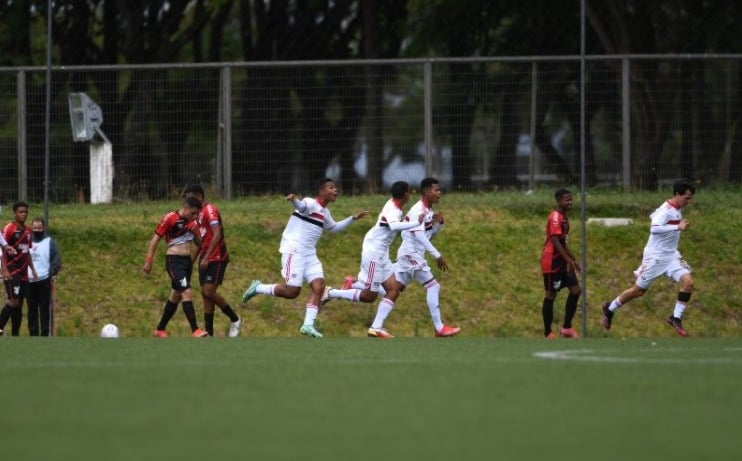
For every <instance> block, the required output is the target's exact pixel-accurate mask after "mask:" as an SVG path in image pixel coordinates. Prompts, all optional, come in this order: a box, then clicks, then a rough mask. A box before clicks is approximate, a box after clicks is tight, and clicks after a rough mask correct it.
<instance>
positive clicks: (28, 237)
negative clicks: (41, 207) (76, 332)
mask: <svg viewBox="0 0 742 461" xmlns="http://www.w3.org/2000/svg"><path fill="white" fill-rule="evenodd" d="M26 219H28V204H27V203H26V202H16V203H14V204H13V221H12V222H10V223H8V224H6V225H5V227H3V231H2V240H0V243H2V242H3V240H4V241H5V243H6V245H5V246H3V255H2V258H3V261H2V275H3V280H4V281H5V293H6V294H7V295H8V302H7V303H6V304H5V306H3V308H2V310H0V335H2V334H3V329H4V328H5V324H6V323H8V320H9V319H10V328H11V330H10V333H11V335H13V336H18V335H19V334H20V331H21V321H22V320H23V312H22V309H23V300H24V299H26V296H27V295H28V281H29V269H30V275H31V280H36V279H37V278H38V276H37V274H36V268H35V267H34V265H33V261H32V260H31V254H30V253H29V250H30V248H31V245H32V241H33V240H32V234H31V229H30V228H28V227H26Z"/></svg>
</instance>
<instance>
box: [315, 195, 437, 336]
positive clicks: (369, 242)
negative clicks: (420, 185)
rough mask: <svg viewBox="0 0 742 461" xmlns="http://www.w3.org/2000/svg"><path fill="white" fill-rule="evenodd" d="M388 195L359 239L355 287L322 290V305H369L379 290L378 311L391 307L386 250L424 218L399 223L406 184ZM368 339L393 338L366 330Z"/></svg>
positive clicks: (393, 289)
mask: <svg viewBox="0 0 742 461" xmlns="http://www.w3.org/2000/svg"><path fill="white" fill-rule="evenodd" d="M391 193H392V197H391V198H390V199H389V200H387V202H386V203H385V204H384V207H383V208H382V210H381V213H379V217H378V218H377V219H376V223H375V224H374V226H373V227H371V229H369V230H368V232H366V236H365V237H364V239H363V247H362V251H361V269H360V271H359V272H358V277H357V278H356V281H355V283H353V285H352V286H351V287H344V288H343V289H342V290H338V289H334V288H331V287H327V288H325V293H324V295H323V297H322V303H323V304H324V303H325V302H327V301H329V300H331V299H345V300H348V301H353V302H363V303H372V302H374V301H375V300H376V298H377V296H378V293H379V291H381V289H382V287H383V291H384V298H383V299H382V300H381V302H380V303H379V309H380V310H388V311H390V310H391V309H392V307H393V306H394V300H395V299H397V297H398V296H399V293H398V288H397V281H396V280H395V278H394V272H393V271H392V269H393V267H392V261H391V260H390V259H389V247H390V246H391V244H392V242H393V241H394V237H396V236H397V234H398V233H399V231H403V230H408V229H412V228H414V227H417V226H419V225H420V223H422V220H423V217H424V216H425V215H424V214H423V213H421V214H420V215H419V216H418V219H417V220H416V221H409V222H405V221H403V220H402V218H403V217H404V212H403V211H402V207H404V205H405V204H406V203H407V202H408V201H409V199H410V193H411V191H410V185H409V184H408V183H407V182H405V181H397V182H395V183H394V184H392V190H391ZM387 313H388V312H387ZM368 336H369V337H372V338H392V337H393V336H392V335H391V334H389V333H388V332H387V331H386V330H384V329H383V328H378V329H375V328H369V329H368Z"/></svg>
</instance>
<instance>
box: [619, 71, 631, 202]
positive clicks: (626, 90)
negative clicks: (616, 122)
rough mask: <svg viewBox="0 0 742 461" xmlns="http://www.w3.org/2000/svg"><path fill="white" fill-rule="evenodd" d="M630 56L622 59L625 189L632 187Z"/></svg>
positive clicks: (622, 131) (622, 138) (622, 129)
mask: <svg viewBox="0 0 742 461" xmlns="http://www.w3.org/2000/svg"><path fill="white" fill-rule="evenodd" d="M630 71H631V68H630V67H629V60H628V58H623V59H622V60H621V144H622V146H621V147H622V149H621V152H622V158H623V161H622V167H621V169H622V170H623V172H622V173H621V184H622V185H623V188H624V189H625V190H629V189H630V188H631V84H630V83H631V82H630Z"/></svg>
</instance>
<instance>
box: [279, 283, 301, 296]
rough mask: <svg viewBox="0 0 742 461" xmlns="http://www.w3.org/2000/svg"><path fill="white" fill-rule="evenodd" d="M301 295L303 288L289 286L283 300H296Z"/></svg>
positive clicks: (284, 292) (284, 291)
mask: <svg viewBox="0 0 742 461" xmlns="http://www.w3.org/2000/svg"><path fill="white" fill-rule="evenodd" d="M299 293H301V288H299V287H292V286H287V287H286V288H285V289H284V290H283V298H286V299H296V298H297V297H298V296H299Z"/></svg>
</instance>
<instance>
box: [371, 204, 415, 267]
mask: <svg viewBox="0 0 742 461" xmlns="http://www.w3.org/2000/svg"><path fill="white" fill-rule="evenodd" d="M403 216H404V212H403V211H402V207H401V206H400V205H399V203H398V202H397V201H395V200H394V199H389V200H387V202H386V203H385V204H384V207H383V208H382V209H381V213H379V217H378V218H377V219H376V224H374V226H373V227H372V228H371V229H369V230H368V232H366V236H365V237H364V238H363V248H362V251H363V254H364V255H367V256H368V257H369V258H371V259H377V258H383V257H385V256H388V255H389V247H390V246H391V245H392V242H393V241H394V237H396V236H397V233H398V232H399V231H401V230H405V229H412V228H413V227H416V225H417V224H418V222H417V218H415V220H414V222H403V220H402V217H403Z"/></svg>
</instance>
